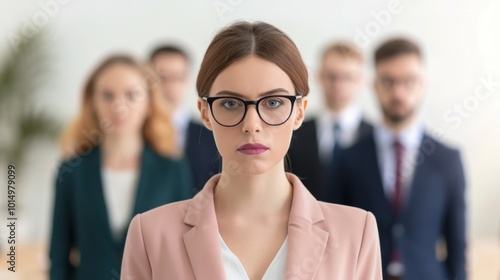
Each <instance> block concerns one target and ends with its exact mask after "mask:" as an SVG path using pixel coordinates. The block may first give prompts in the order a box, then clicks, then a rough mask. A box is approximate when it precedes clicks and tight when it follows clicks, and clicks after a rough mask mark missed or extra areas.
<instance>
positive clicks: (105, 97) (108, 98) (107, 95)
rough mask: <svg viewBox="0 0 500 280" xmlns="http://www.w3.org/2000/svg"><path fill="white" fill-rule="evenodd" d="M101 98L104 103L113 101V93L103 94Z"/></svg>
mask: <svg viewBox="0 0 500 280" xmlns="http://www.w3.org/2000/svg"><path fill="white" fill-rule="evenodd" d="M102 97H103V99H104V100H106V101H113V99H114V96H113V93H112V92H110V91H105V92H103V93H102Z"/></svg>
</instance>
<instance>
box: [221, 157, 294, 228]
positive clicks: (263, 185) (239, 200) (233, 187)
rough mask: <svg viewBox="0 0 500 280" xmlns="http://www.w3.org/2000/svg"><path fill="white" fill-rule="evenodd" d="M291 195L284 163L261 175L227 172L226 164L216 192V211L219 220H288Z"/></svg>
mask: <svg viewBox="0 0 500 280" xmlns="http://www.w3.org/2000/svg"><path fill="white" fill-rule="evenodd" d="M292 192H293V190H292V186H291V184H290V182H289V181H288V179H287V177H286V174H285V169H284V166H283V161H281V162H280V163H278V164H276V166H274V167H273V168H271V169H270V170H269V171H267V172H266V173H263V174H259V175H243V174H240V173H235V172H227V169H226V168H224V165H223V169H222V174H221V177H220V179H219V182H218V183H217V185H216V187H215V190H214V200H215V211H216V213H217V217H218V218H224V217H233V218H234V217H245V218H249V219H251V220H254V219H258V220H262V219H274V218H276V217H288V215H289V213H290V208H291V204H292Z"/></svg>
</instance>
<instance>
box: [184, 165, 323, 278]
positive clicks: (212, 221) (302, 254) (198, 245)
mask: <svg viewBox="0 0 500 280" xmlns="http://www.w3.org/2000/svg"><path fill="white" fill-rule="evenodd" d="M286 176H287V179H288V180H289V181H290V183H291V184H292V186H293V199H292V206H291V210H290V217H289V222H288V253H287V264H286V275H285V279H294V278H295V277H306V278H307V279H312V278H314V275H315V274H316V271H317V269H318V267H319V265H320V263H321V260H322V259H323V255H324V253H325V249H326V244H327V241H328V238H329V233H328V232H327V231H324V230H323V229H321V228H319V227H317V226H316V224H317V223H320V222H321V221H323V220H324V219H325V218H324V215H323V211H322V210H321V207H320V204H319V203H318V201H317V200H316V199H315V198H314V196H313V195H312V194H311V193H310V192H309V191H308V190H307V189H306V187H305V186H304V185H303V184H302V182H301V181H300V179H299V178H298V177H297V176H295V175H293V174H291V173H287V174H286ZM219 179H220V174H217V175H215V176H213V177H212V178H211V179H210V180H209V181H208V182H207V183H206V184H205V187H204V188H203V189H202V190H201V191H200V192H199V193H198V194H196V196H195V197H194V198H193V199H192V200H191V203H190V204H189V205H188V208H187V211H186V216H185V218H184V222H185V223H186V224H188V225H191V226H193V228H192V229H191V230H189V231H188V232H187V233H186V234H184V236H183V239H184V244H185V246H186V250H187V252H188V255H189V259H190V261H191V265H192V267H193V271H194V274H195V276H196V279H207V280H208V279H225V273H224V266H223V263H222V253H221V249H220V246H219V228H218V224H217V217H216V215H215V207H214V196H213V191H214V188H215V185H216V184H217V182H218V181H219Z"/></svg>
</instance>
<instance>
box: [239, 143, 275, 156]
mask: <svg viewBox="0 0 500 280" xmlns="http://www.w3.org/2000/svg"><path fill="white" fill-rule="evenodd" d="M267 150H269V148H268V147H266V146H264V145H262V144H259V143H255V144H250V143H249V144H245V145H243V146H241V147H239V148H238V152H240V153H242V154H245V155H258V154H262V153H263V152H265V151H267Z"/></svg>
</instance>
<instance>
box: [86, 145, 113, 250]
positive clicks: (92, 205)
mask: <svg viewBox="0 0 500 280" xmlns="http://www.w3.org/2000/svg"><path fill="white" fill-rule="evenodd" d="M84 162H85V174H84V177H85V178H84V180H85V185H84V186H85V188H87V190H88V191H85V192H82V194H83V195H85V196H86V197H84V198H82V199H83V200H84V201H85V202H86V203H88V207H89V208H88V209H89V211H92V212H94V213H93V214H92V216H91V217H92V218H91V219H92V222H93V224H94V227H95V228H96V229H101V230H103V232H102V233H101V234H100V236H102V239H101V238H100V239H99V240H100V241H102V243H99V244H94V245H96V246H98V247H99V246H105V247H106V248H110V249H111V250H110V251H114V248H113V247H114V246H113V245H111V244H115V240H114V238H113V235H112V233H111V226H110V223H109V214H108V210H107V206H106V199H105V196H104V189H103V183H102V172H101V166H102V164H101V151H100V147H99V146H96V147H94V149H93V150H92V151H91V153H90V154H89V156H88V160H86V161H84ZM101 249H103V248H101Z"/></svg>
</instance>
